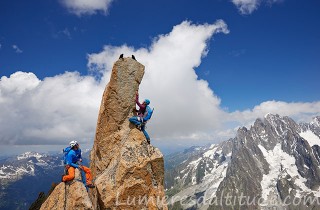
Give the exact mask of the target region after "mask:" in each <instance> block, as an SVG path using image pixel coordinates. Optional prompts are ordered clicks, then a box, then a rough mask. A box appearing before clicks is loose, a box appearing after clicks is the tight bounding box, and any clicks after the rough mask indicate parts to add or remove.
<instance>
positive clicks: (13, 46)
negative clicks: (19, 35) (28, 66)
mask: <svg viewBox="0 0 320 210" xmlns="http://www.w3.org/2000/svg"><path fill="white" fill-rule="evenodd" d="M12 49H14V50H15V52H16V53H22V52H23V51H22V50H21V49H20V48H19V47H18V46H17V45H15V44H14V45H12Z"/></svg>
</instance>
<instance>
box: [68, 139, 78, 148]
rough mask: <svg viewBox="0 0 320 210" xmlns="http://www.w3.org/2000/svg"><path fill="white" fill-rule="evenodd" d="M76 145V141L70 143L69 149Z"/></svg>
mask: <svg viewBox="0 0 320 210" xmlns="http://www.w3.org/2000/svg"><path fill="white" fill-rule="evenodd" d="M77 144H78V142H77V141H70V143H69V145H70V147H71V148H72V147H74V146H76V145H77Z"/></svg>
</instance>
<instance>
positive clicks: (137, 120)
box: [129, 116, 150, 140]
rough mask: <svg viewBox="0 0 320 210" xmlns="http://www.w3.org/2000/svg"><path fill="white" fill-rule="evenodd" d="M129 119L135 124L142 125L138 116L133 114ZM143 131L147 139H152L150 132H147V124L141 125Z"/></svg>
mask: <svg viewBox="0 0 320 210" xmlns="http://www.w3.org/2000/svg"><path fill="white" fill-rule="evenodd" d="M129 121H130V122H131V123H133V124H134V125H141V124H142V122H141V121H140V120H139V119H138V117H137V116H133V117H131V118H130V119H129ZM141 131H142V132H143V134H144V136H145V137H146V139H148V140H150V137H149V134H148V133H147V131H146V129H145V125H144V124H142V125H141Z"/></svg>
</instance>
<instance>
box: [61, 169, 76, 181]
mask: <svg viewBox="0 0 320 210" xmlns="http://www.w3.org/2000/svg"><path fill="white" fill-rule="evenodd" d="M74 176H75V168H73V167H71V166H70V167H69V168H68V175H65V176H63V177H62V181H63V182H67V181H71V180H73V179H74Z"/></svg>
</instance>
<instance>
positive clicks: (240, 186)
mask: <svg viewBox="0 0 320 210" xmlns="http://www.w3.org/2000/svg"><path fill="white" fill-rule="evenodd" d="M319 145H320V117H316V118H314V119H313V121H312V122H311V123H301V124H297V123H296V122H294V121H293V120H292V119H290V118H289V117H281V116H279V115H273V114H268V115H266V116H265V118H264V119H257V120H256V121H255V123H254V125H253V126H251V128H250V129H247V128H245V127H243V128H240V129H239V130H238V132H237V135H236V137H235V138H233V139H230V140H228V141H225V142H222V143H220V144H218V145H211V146H209V147H195V148H192V149H190V150H188V151H185V152H183V153H178V154H175V155H171V156H168V157H167V159H166V165H170V164H171V165H172V166H171V168H168V167H167V170H166V188H167V194H168V195H169V196H170V197H171V199H169V204H170V205H171V208H172V209H230V210H231V209H246V210H247V209H270V208H271V207H272V208H273V207H275V209H320V205H319V203H320V198H319V201H318V202H317V200H316V198H318V197H320V189H319V186H320V147H319ZM180 160H181V161H180ZM179 161H180V162H179Z"/></svg>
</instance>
